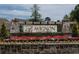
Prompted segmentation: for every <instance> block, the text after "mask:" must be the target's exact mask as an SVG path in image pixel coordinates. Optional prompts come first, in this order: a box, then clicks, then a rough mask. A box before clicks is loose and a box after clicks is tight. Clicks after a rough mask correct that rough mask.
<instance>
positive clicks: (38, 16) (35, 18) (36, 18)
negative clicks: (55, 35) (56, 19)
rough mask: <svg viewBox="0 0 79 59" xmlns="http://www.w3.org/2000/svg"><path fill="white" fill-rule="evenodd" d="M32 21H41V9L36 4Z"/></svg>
mask: <svg viewBox="0 0 79 59" xmlns="http://www.w3.org/2000/svg"><path fill="white" fill-rule="evenodd" d="M31 17H32V19H31V21H41V20H42V19H41V14H40V13H39V7H38V5H36V4H34V5H33V8H32V15H31Z"/></svg>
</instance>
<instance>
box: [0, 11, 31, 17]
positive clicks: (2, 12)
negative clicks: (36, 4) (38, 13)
mask: <svg viewBox="0 0 79 59" xmlns="http://www.w3.org/2000/svg"><path fill="white" fill-rule="evenodd" d="M0 14H4V15H13V16H30V14H31V12H28V11H20V10H0Z"/></svg>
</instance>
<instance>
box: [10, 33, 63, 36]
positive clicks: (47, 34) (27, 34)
mask: <svg viewBox="0 0 79 59" xmlns="http://www.w3.org/2000/svg"><path fill="white" fill-rule="evenodd" d="M11 35H12V36H51V35H53V36H54V35H64V33H11Z"/></svg>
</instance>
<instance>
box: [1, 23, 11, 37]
mask: <svg viewBox="0 0 79 59" xmlns="http://www.w3.org/2000/svg"><path fill="white" fill-rule="evenodd" d="M8 36H9V32H8V30H7V29H6V26H5V24H4V23H3V24H2V26H1V38H3V39H4V38H7V37H8Z"/></svg>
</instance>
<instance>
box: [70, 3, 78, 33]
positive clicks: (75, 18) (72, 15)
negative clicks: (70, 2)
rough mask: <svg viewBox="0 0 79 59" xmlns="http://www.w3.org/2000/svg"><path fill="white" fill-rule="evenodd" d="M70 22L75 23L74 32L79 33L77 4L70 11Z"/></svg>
mask: <svg viewBox="0 0 79 59" xmlns="http://www.w3.org/2000/svg"><path fill="white" fill-rule="evenodd" d="M70 20H71V21H76V25H75V27H77V30H75V31H77V32H78V33H79V4H78V5H76V6H75V8H74V10H72V11H71V13H70ZM73 27H74V26H73ZM73 29H74V28H73Z"/></svg>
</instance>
